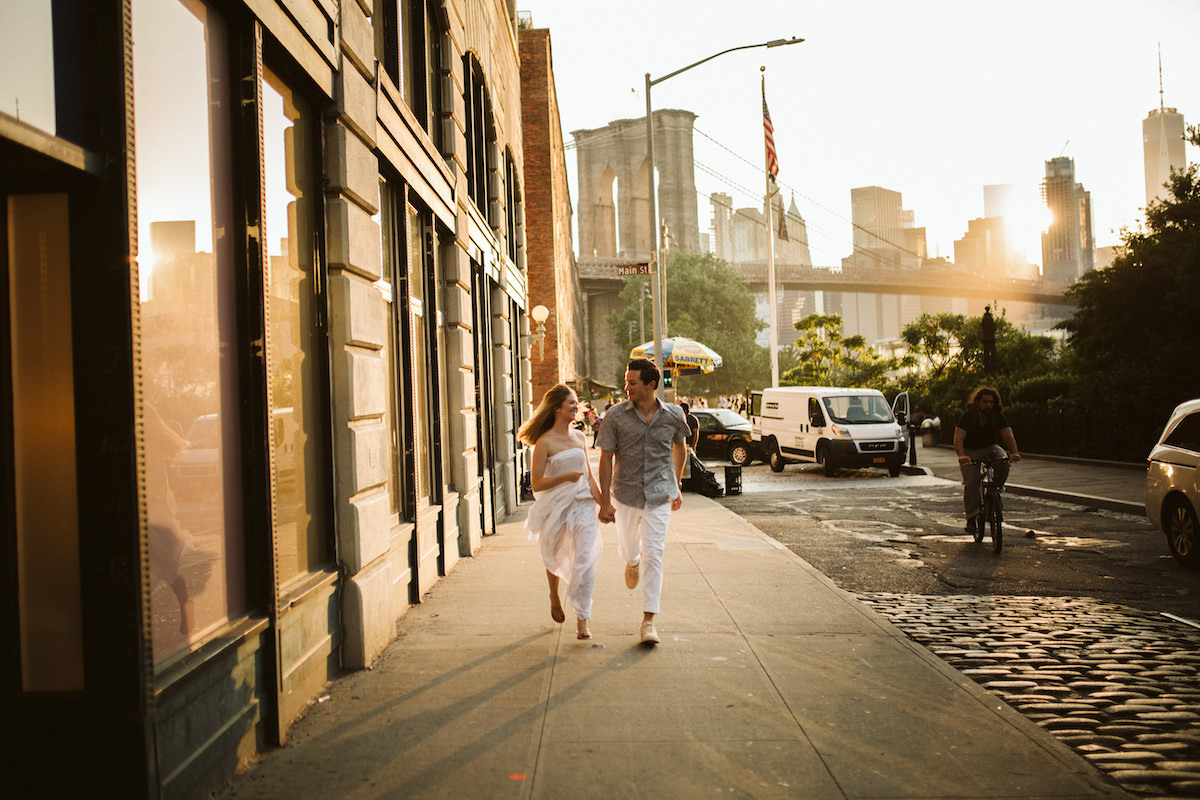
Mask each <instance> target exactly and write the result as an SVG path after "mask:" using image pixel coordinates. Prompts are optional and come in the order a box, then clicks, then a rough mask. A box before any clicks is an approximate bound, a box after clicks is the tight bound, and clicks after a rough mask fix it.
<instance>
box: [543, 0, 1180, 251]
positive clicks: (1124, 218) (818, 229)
mask: <svg viewBox="0 0 1200 800" xmlns="http://www.w3.org/2000/svg"><path fill="white" fill-rule="evenodd" d="M684 8H686V9H687V16H688V20H687V22H688V24H687V25H683V24H681V23H682V22H684V20H681V19H680V13H681V11H682V10H683V9H684ZM520 9H521V10H522V11H528V12H529V13H530V15H531V21H532V24H533V26H534V27H535V28H548V29H549V30H550V33H551V39H552V43H553V46H554V51H553V52H554V59H555V74H556V78H557V83H558V87H557V88H558V100H559V105H560V109H561V115H562V125H563V132H564V136H565V137H566V138H567V141H568V147H570V146H571V140H570V135H571V132H572V131H574V130H581V129H595V128H600V127H603V126H605V125H607V124H608V123H609V122H612V121H614V120H617V119H636V118H639V117H643V116H644V114H645V98H644V96H643V91H644V89H643V87H644V74H645V73H646V72H647V71H648V72H650V74H651V77H653V78H659V77H661V76H663V75H665V74H669V73H671V72H673V71H675V70H677V69H680V68H681V67H685V66H687V65H688V64H691V63H693V62H695V61H698V60H700V59H702V58H705V57H707V56H710V55H712V54H714V53H717V52H720V51H722V50H725V49H727V48H730V47H737V46H740V45H745V44H753V43H757V42H764V41H767V40H770V39H778V38H788V37H792V36H798V37H801V38H804V39H805V40H806V41H805V42H804V43H803V44H800V45H795V46H791V47H784V48H776V49H770V50H768V49H765V48H759V49H753V50H746V51H741V52H735V53H730V54H728V55H724V56H721V58H720V59H717V60H714V61H713V62H711V63H707V64H704V65H702V66H700V67H698V68H696V69H695V70H691V71H689V72H687V73H686V74H682V75H679V76H676V77H674V78H672V79H671V80H670V81H666V82H663V83H660V84H659V85H657V86H656V87H655V88H654V90H653V97H652V102H653V107H654V109H656V110H661V109H666V108H679V109H685V110H688V111H691V112H693V113H695V114H697V115H698V116H697V119H696V123H695V128H696V135H695V159H696V162H697V169H696V184H697V194H698V203H700V214H701V229H702V230H705V229H706V228H707V227H708V220H709V219H710V214H711V212H710V211H709V209H708V203H707V198H708V196H709V195H710V194H711V193H713V192H723V193H727V194H730V195H731V196H732V197H733V205H734V206H735V207H743V206H755V207H760V206H761V203H762V197H761V192H762V188H761V187H762V185H763V179H762V162H763V139H762V124H761V119H762V116H761V96H760V90H759V87H760V83H759V79H760V76H761V75H764V74H765V77H766V95H767V100H768V102H769V104H770V107H771V116H772V122H773V124H774V139H775V145H776V149H777V152H778V158H779V164H780V176H779V181H780V184H781V187H782V189H783V192H784V197H785V201H787V200H789V199H790V197H791V195H792V193H793V192H794V193H795V195H796V200H797V204H798V207H799V209H800V213H801V214H802V215H803V217H804V218H805V220H806V222H807V223H808V225H809V238H810V245H811V248H812V258H813V262H814V263H815V264H819V265H835V264H838V263H840V262H841V259H842V258H844V257H845V256H847V255H849V253H850V252H851V250H852V228H851V225H850V218H851V197H850V190H851V189H852V188H856V187H863V186H879V187H883V188H885V189H889V190H892V191H897V192H900V193H901V194H902V195H903V198H904V208H905V209H908V210H911V211H912V212H913V213H914V225H915V226H917V227H924V228H926V229H927V235H928V247H929V255H930V256H931V257H933V256H937V255H941V256H944V257H952V255H953V243H954V241H956V240H958V239H960V238H962V237H963V235H964V234H966V233H967V230H968V223H969V221H970V220H972V219H976V218H981V217H983V216H984V187H985V186H988V185H997V184H1015V185H1018V186H1021V187H1025V188H1026V190H1027V191H1028V192H1029V193H1030V194H1032V195H1033V196H1034V197H1036V194H1037V191H1038V187H1039V186H1040V184H1041V182H1042V180H1043V179H1044V176H1045V167H1046V162H1048V161H1051V160H1053V159H1055V158H1057V157H1059V156H1065V157H1070V158H1072V159H1074V161H1075V165H1076V174H1077V179H1078V180H1079V181H1080V182H1081V183H1083V184H1084V185H1085V186H1087V188H1088V190H1089V191H1090V192H1091V194H1092V202H1093V210H1094V217H1095V233H1096V245H1097V246H1105V245H1112V244H1116V243H1118V242H1119V230H1120V228H1121V227H1123V226H1124V227H1131V228H1135V227H1136V226H1137V225H1138V224H1139V222H1140V221H1141V220H1142V219H1143V218H1144V215H1143V208H1144V205H1145V188H1144V187H1145V176H1144V171H1143V163H1144V160H1143V146H1142V131H1141V126H1142V120H1143V119H1144V118H1145V117H1146V116H1147V113H1148V112H1149V111H1150V110H1151V109H1155V108H1158V106H1159V71H1158V69H1159V68H1158V57H1159V56H1158V54H1159V48H1160V46H1161V52H1162V71H1163V91H1164V94H1163V98H1164V100H1163V101H1164V103H1165V105H1166V106H1168V107H1174V108H1177V109H1178V110H1179V112H1180V113H1181V114H1183V116H1184V117H1185V118H1191V119H1196V117H1197V114H1200V87H1198V86H1196V85H1195V84H1194V82H1189V81H1188V80H1187V76H1188V75H1191V74H1195V72H1196V68H1197V66H1200V63H1198V62H1200V57H1198V56H1197V55H1196V53H1195V51H1194V48H1192V46H1191V43H1190V41H1189V37H1188V32H1189V31H1191V30H1196V29H1198V27H1200V4H1197V3H1187V2H1180V1H1179V0H1149V2H1147V3H1143V4H1140V5H1138V6H1137V7H1134V6H1133V4H1131V3H1124V2H1116V1H1115V0H1109V1H1108V2H1103V1H1102V2H1091V3H1085V2H1077V1H1076V0H1070V1H1069V2H1060V3H1054V4H1048V5H1047V4H1035V3H1032V2H1015V3H1011V4H1008V5H1006V6H1005V8H1004V10H1003V12H1002V13H997V12H993V11H990V10H988V9H984V8H979V9H976V8H974V7H972V8H971V9H970V10H968V11H963V10H962V9H963V6H962V5H961V4H958V3H951V2H946V1H944V0H936V1H935V2H926V3H922V4H920V5H919V6H917V7H916V8H913V7H907V6H906V7H899V6H896V5H895V4H889V3H884V2H875V1H874V0H871V1H870V2H859V3H854V4H844V5H839V6H836V7H835V6H833V5H830V6H818V7H812V8H805V7H799V6H795V5H793V4H786V3H782V2H766V3H757V4H753V5H752V6H750V7H747V8H746V13H742V14H738V15H733V16H730V15H728V14H724V13H723V12H724V11H725V10H726V9H727V5H726V4H718V3H714V2H711V0H702V1H701V2H695V3H688V4H687V5H686V6H684V5H683V4H679V3H660V4H653V5H647V4H637V5H634V4H631V3H625V2H620V1H618V2H616V3H614V4H610V6H608V7H606V10H605V13H604V14H602V15H597V14H594V13H591V12H583V11H581V10H579V9H578V8H576V7H575V6H564V5H563V4H554V3H547V2H544V0H526V2H524V3H522V4H521V5H520ZM710 19H720V21H721V24H720V25H706V24H699V25H698V24H696V23H697V22H698V21H699V22H703V21H705V20H710ZM685 29H686V34H684V35H679V36H674V35H664V32H670V31H674V30H685ZM849 33H852V34H853V36H849V35H848V34H849ZM760 66H765V67H766V71H765V73H761V72H760V70H759V67H760ZM731 151H732V152H731ZM1188 156H1189V160H1194V158H1195V153H1194V149H1193V148H1188ZM567 163H568V170H569V172H571V179H572V196H573V199H574V200H575V201H576V202H577V201H578V190H577V187H576V185H575V183H574V168H575V164H574V156H573V154H572V153H571V152H569V153H568V157H567ZM756 194H757V197H756V196H755V195H756ZM1029 216H1030V219H1029V220H1028V221H1027V222H1025V223H1023V225H1024V227H1025V229H1024V230H1021V231H1020V232H1019V233H1018V234H1017V238H1018V239H1019V241H1020V244H1021V247H1022V249H1023V250H1025V251H1026V253H1027V255H1028V258H1029V260H1030V261H1033V262H1035V263H1038V264H1040V263H1041V248H1040V234H1041V230H1040V229H1039V228H1038V225H1039V224H1040V222H1041V221H1043V220H1041V218H1040V215H1039V214H1037V213H1032V214H1030V215H1029Z"/></svg>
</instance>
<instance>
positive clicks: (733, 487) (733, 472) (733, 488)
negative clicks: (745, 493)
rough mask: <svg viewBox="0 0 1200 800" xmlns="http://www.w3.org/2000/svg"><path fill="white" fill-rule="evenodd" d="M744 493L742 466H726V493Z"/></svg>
mask: <svg viewBox="0 0 1200 800" xmlns="http://www.w3.org/2000/svg"><path fill="white" fill-rule="evenodd" d="M741 493H742V468H741V467H726V468H725V495H726V496H728V495H731V494H741Z"/></svg>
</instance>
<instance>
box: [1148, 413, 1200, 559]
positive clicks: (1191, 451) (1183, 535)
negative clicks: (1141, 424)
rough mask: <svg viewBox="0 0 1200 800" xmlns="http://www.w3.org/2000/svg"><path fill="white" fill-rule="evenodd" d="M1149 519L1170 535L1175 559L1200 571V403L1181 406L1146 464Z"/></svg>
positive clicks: (1168, 538)
mask: <svg viewBox="0 0 1200 800" xmlns="http://www.w3.org/2000/svg"><path fill="white" fill-rule="evenodd" d="M1146 461H1147V463H1146V516H1147V517H1149V518H1150V522H1152V523H1153V524H1154V527H1156V528H1159V529H1160V530H1162V532H1163V533H1165V534H1166V535H1167V547H1168V548H1170V550H1171V555H1172V556H1174V557H1175V560H1176V561H1178V562H1179V563H1180V564H1182V565H1183V566H1185V567H1192V568H1195V567H1200V538H1197V537H1198V535H1200V534H1198V533H1197V530H1196V509H1197V508H1198V507H1200V484H1198V483H1197V480H1198V478H1197V475H1198V474H1200V399H1196V400H1189V401H1188V402H1186V403H1182V404H1181V405H1179V406H1178V407H1177V408H1176V409H1175V410H1174V411H1173V412H1171V418H1170V419H1169V420H1167V425H1166V427H1165V428H1163V432H1162V436H1161V437H1159V440H1158V444H1156V445H1154V449H1152V450H1151V451H1150V457H1149V458H1148V459H1147V460H1146Z"/></svg>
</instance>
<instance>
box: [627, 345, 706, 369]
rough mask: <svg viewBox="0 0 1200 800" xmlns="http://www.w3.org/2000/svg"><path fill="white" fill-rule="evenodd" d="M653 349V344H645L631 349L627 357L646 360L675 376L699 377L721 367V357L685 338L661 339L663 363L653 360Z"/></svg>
mask: <svg viewBox="0 0 1200 800" xmlns="http://www.w3.org/2000/svg"><path fill="white" fill-rule="evenodd" d="M654 349H655V348H654V342H646V343H645V344H643V345H639V346H638V347H635V348H633V350H631V351H630V352H629V357H630V358H648V359H650V360H651V361H653V362H654V363H656V364H658V365H659V366H662V367H665V368H666V369H673V370H675V374H676V375H701V374H704V373H707V372H712V371H713V370H715V369H716V368H717V367H719V366H721V356H720V355H719V354H718V353H717V352H715V351H714V350H712V348H709V347H705V346H704V345H702V344H700V343H699V342H697V341H695V340H694V339H688V338H687V337H686V336H672V337H671V338H669V339H663V353H664V354H666V362H665V363H663V362H661V361H659V359H657V358H655V356H654Z"/></svg>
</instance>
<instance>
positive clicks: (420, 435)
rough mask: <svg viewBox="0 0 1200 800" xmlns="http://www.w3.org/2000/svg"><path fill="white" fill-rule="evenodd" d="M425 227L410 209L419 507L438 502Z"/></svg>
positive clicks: (409, 282) (409, 232)
mask: <svg viewBox="0 0 1200 800" xmlns="http://www.w3.org/2000/svg"><path fill="white" fill-rule="evenodd" d="M422 228H423V226H422V224H421V215H420V214H418V213H417V211H416V209H414V208H412V207H411V206H409V208H408V265H409V273H408V274H409V281H408V284H409V292H410V294H411V297H412V301H411V307H412V338H413V384H414V385H413V392H414V394H415V399H416V408H415V409H414V412H415V413H414V414H413V432H414V439H415V441H414V442H413V443H414V444H415V445H416V459H417V504H418V505H419V506H421V505H428V504H429V503H431V502H433V501H434V497H433V495H434V492H433V444H434V439H433V438H432V436H431V434H432V428H433V419H432V416H431V414H430V404H429V399H430V397H429V392H430V376H431V375H433V374H434V370H435V368H434V366H433V365H432V364H431V363H429V352H428V351H429V328H428V325H429V314H428V309H427V305H426V299H425V284H426V281H427V280H428V279H429V273H428V270H427V268H426V264H425V258H424V241H425V237H424V236H423V230H422Z"/></svg>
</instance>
